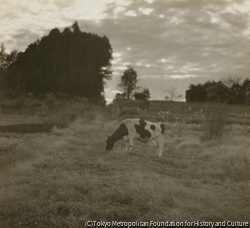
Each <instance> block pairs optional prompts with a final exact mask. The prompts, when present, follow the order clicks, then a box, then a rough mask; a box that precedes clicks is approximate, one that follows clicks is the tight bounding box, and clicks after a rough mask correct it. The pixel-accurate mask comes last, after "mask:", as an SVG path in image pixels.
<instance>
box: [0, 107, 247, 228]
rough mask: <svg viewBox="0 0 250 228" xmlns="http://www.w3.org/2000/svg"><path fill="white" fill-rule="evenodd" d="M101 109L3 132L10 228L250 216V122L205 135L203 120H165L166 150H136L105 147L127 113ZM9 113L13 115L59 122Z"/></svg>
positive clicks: (1, 206)
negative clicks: (111, 114)
mask: <svg viewBox="0 0 250 228" xmlns="http://www.w3.org/2000/svg"><path fill="white" fill-rule="evenodd" d="M151 108H152V107H151ZM152 109H153V108H152ZM155 111H157V110H156V109H155ZM158 111H159V110H158ZM93 113H94V112H93V110H90V109H89V113H88V114H87V113H86V112H85V114H84V115H78V116H77V118H76V119H75V120H71V121H68V118H66V119H67V126H66V127H64V128H57V127H54V128H53V129H52V131H51V132H47V133H46V132H37V133H20V132H19V133H13V132H2V133H0V227H1V228H5V227H6V228H7V227H8V228H9V227H84V224H85V221H88V220H95V221H101V220H102V221H112V220H116V221H127V222H128V221H138V220H140V221H150V220H153V221H174V220H175V221H185V220H188V221H194V220H199V221H214V222H220V221H221V222H223V221H227V220H229V221H242V222H243V221H245V222H246V221H248V222H250V204H249V202H250V151H249V147H250V145H249V144H250V142H249V137H250V126H248V125H246V124H245V125H244V124H241V125H239V124H230V125H226V126H225V129H224V131H223V136H222V137H221V138H219V139H217V140H207V141H202V140H201V138H202V133H203V132H202V129H201V126H200V125H199V124H186V123H177V122H174V123H166V134H165V146H164V150H163V155H162V157H161V158H158V157H156V148H154V147H153V148H152V147H149V146H148V144H142V143H140V142H135V146H134V148H133V150H132V152H130V153H125V152H124V147H125V145H124V144H123V143H117V144H116V145H115V148H114V149H113V151H111V152H106V151H105V138H106V136H108V135H110V134H111V133H112V132H113V131H114V130H115V128H116V127H117V125H118V124H119V122H118V121H117V120H111V119H107V118H106V117H105V115H94V114H93ZM95 113H100V112H99V111H98V109H97V111H96V110H95ZM148 115H149V114H148ZM2 116H3V118H5V120H6V121H7V123H8V124H14V123H15V124H17V123H18V124H20V123H22V122H25V123H32V122H34V120H37V121H36V123H44V122H46V123H47V122H50V123H51V122H53V118H48V116H43V115H33V116H28V115H27V114H22V113H18V114H16V115H13V114H10V113H5V114H4V115H2ZM11 116H12V117H15V118H13V120H11ZM18 116H20V118H19V121H18V118H17V117H18ZM152 118H153V117H152ZM62 119H63V120H64V121H65V118H62ZM24 120H25V121H24ZM48 120H49V121H48ZM12 121H14V123H12ZM55 122H56V123H58V121H55Z"/></svg>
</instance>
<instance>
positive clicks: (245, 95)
mask: <svg viewBox="0 0 250 228" xmlns="http://www.w3.org/2000/svg"><path fill="white" fill-rule="evenodd" d="M215 84H216V82H214V81H213V82H211V81H207V82H206V83H205V84H198V85H193V84H191V85H190V86H189V90H187V91H186V99H187V100H188V101H189V102H204V101H207V93H206V89H207V88H208V87H210V86H212V85H215ZM230 89H231V90H232V91H233V93H234V94H233V95H232V97H231V99H230V100H229V102H228V103H231V104H250V80H249V79H246V80H245V81H244V82H243V83H242V85H240V84H239V83H238V82H235V83H233V85H232V86H231V87H230Z"/></svg>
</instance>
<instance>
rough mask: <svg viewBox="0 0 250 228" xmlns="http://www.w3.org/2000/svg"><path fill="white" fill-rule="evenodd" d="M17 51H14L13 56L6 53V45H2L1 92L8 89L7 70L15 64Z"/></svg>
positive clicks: (0, 61)
mask: <svg viewBox="0 0 250 228" xmlns="http://www.w3.org/2000/svg"><path fill="white" fill-rule="evenodd" d="M16 57H17V51H12V52H11V54H7V53H6V52H5V47H4V43H1V50H0V90H3V89H5V88H6V71H7V68H8V67H9V66H10V65H11V64H12V63H14V62H15V60H16Z"/></svg>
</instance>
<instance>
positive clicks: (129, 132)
mask: <svg viewBox="0 0 250 228" xmlns="http://www.w3.org/2000/svg"><path fill="white" fill-rule="evenodd" d="M164 131H165V127H164V124H162V123H161V124H158V123H151V122H149V121H146V120H144V119H142V118H140V119H126V120H123V121H122V122H121V123H120V125H119V126H118V128H117V129H116V130H115V131H114V133H113V134H112V135H111V136H109V137H108V139H107V142H106V143H107V144H106V151H107V150H112V149H113V147H114V144H115V142H116V141H118V140H124V141H125V142H126V151H128V150H129V151H131V150H132V147H133V140H134V139H136V140H139V141H141V142H144V143H148V142H153V141H156V143H157V155H158V156H159V157H160V156H161V154H162V150H163V144H164Z"/></svg>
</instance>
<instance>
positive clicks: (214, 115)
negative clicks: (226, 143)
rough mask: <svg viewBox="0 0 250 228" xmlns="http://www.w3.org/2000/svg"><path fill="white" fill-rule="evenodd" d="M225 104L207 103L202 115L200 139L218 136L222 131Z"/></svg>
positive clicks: (225, 116) (224, 120)
mask: <svg viewBox="0 0 250 228" xmlns="http://www.w3.org/2000/svg"><path fill="white" fill-rule="evenodd" d="M224 107H225V105H221V104H214V103H213V104H208V105H207V107H206V109H205V112H204V113H203V114H201V115H202V119H203V120H202V122H201V129H202V137H201V139H202V141H204V140H212V139H218V138H220V137H221V136H222V135H223V133H224V128H225V125H226V120H227V113H226V111H225V108H224Z"/></svg>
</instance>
